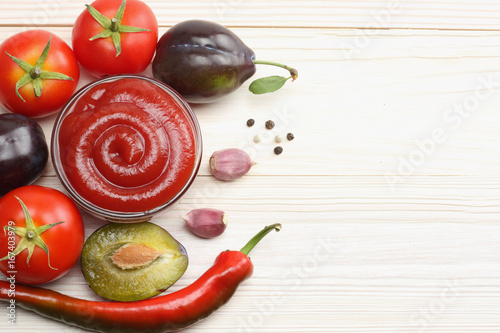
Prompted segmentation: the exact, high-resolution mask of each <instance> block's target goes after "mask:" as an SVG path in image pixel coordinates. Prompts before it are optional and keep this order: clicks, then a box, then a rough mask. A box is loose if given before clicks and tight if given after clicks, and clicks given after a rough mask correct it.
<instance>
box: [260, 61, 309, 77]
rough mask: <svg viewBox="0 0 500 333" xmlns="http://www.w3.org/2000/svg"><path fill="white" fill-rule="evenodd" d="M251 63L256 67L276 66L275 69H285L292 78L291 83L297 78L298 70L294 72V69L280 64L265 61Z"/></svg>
mask: <svg viewBox="0 0 500 333" xmlns="http://www.w3.org/2000/svg"><path fill="white" fill-rule="evenodd" d="M252 61H253V63H254V64H256V65H270V66H276V67H280V68H283V69H286V70H287V71H289V72H290V75H291V76H292V81H295V80H296V79H297V77H298V76H299V71H298V70H296V69H295V68H292V67H290V66H287V65H284V64H280V63H278V62H273V61H266V60H256V59H253V60H252Z"/></svg>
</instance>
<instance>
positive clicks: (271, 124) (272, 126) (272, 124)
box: [266, 120, 274, 129]
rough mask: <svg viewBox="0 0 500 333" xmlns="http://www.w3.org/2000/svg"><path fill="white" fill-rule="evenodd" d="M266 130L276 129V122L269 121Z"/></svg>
mask: <svg viewBox="0 0 500 333" xmlns="http://www.w3.org/2000/svg"><path fill="white" fill-rule="evenodd" d="M266 128H267V129H272V128H274V121H272V120H268V121H266Z"/></svg>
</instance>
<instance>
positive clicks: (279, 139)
mask: <svg viewBox="0 0 500 333" xmlns="http://www.w3.org/2000/svg"><path fill="white" fill-rule="evenodd" d="M281 141H283V138H282V137H281V135H276V136H275V137H274V142H276V143H280V142H281Z"/></svg>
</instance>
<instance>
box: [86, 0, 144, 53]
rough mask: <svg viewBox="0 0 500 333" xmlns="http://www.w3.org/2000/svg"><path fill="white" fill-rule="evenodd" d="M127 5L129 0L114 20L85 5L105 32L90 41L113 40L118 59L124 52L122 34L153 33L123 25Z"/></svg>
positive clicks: (125, 0)
mask: <svg viewBox="0 0 500 333" xmlns="http://www.w3.org/2000/svg"><path fill="white" fill-rule="evenodd" d="M126 4H127V0H123V1H122V3H121V4H120V7H118V10H117V11H116V14H115V16H114V17H113V18H111V19H109V18H107V17H106V16H104V15H103V14H101V13H100V12H99V11H98V10H97V9H95V8H94V7H92V6H91V5H85V6H86V7H87V10H88V12H89V14H90V15H91V16H92V17H93V18H94V20H96V21H97V23H99V24H100V25H101V27H103V28H104V30H103V31H101V32H100V33H98V34H97V35H95V36H92V37H91V38H90V40H91V41H92V40H95V39H98V38H111V40H112V42H113V45H114V46H115V49H116V56H117V57H118V56H119V55H120V53H121V52H122V48H121V38H120V34H121V33H130V32H151V30H149V29H143V28H139V27H132V26H128V25H122V19H123V14H124V13H125V6H126Z"/></svg>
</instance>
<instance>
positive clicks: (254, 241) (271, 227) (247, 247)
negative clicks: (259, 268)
mask: <svg viewBox="0 0 500 333" xmlns="http://www.w3.org/2000/svg"><path fill="white" fill-rule="evenodd" d="M273 230H276V231H280V230H281V224H280V223H275V224H271V225H268V226H266V227H265V228H264V229H262V230H261V231H260V232H259V233H258V234H257V235H255V236H253V238H252V239H250V240H249V241H248V243H246V244H245V246H243V247H242V248H241V250H240V252H242V253H244V254H246V255H247V256H248V255H249V254H250V251H252V249H253V248H254V247H255V245H257V244H258V243H259V242H260V241H261V239H262V238H264V236H266V235H267V234H268V233H270V232H271V231H273Z"/></svg>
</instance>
